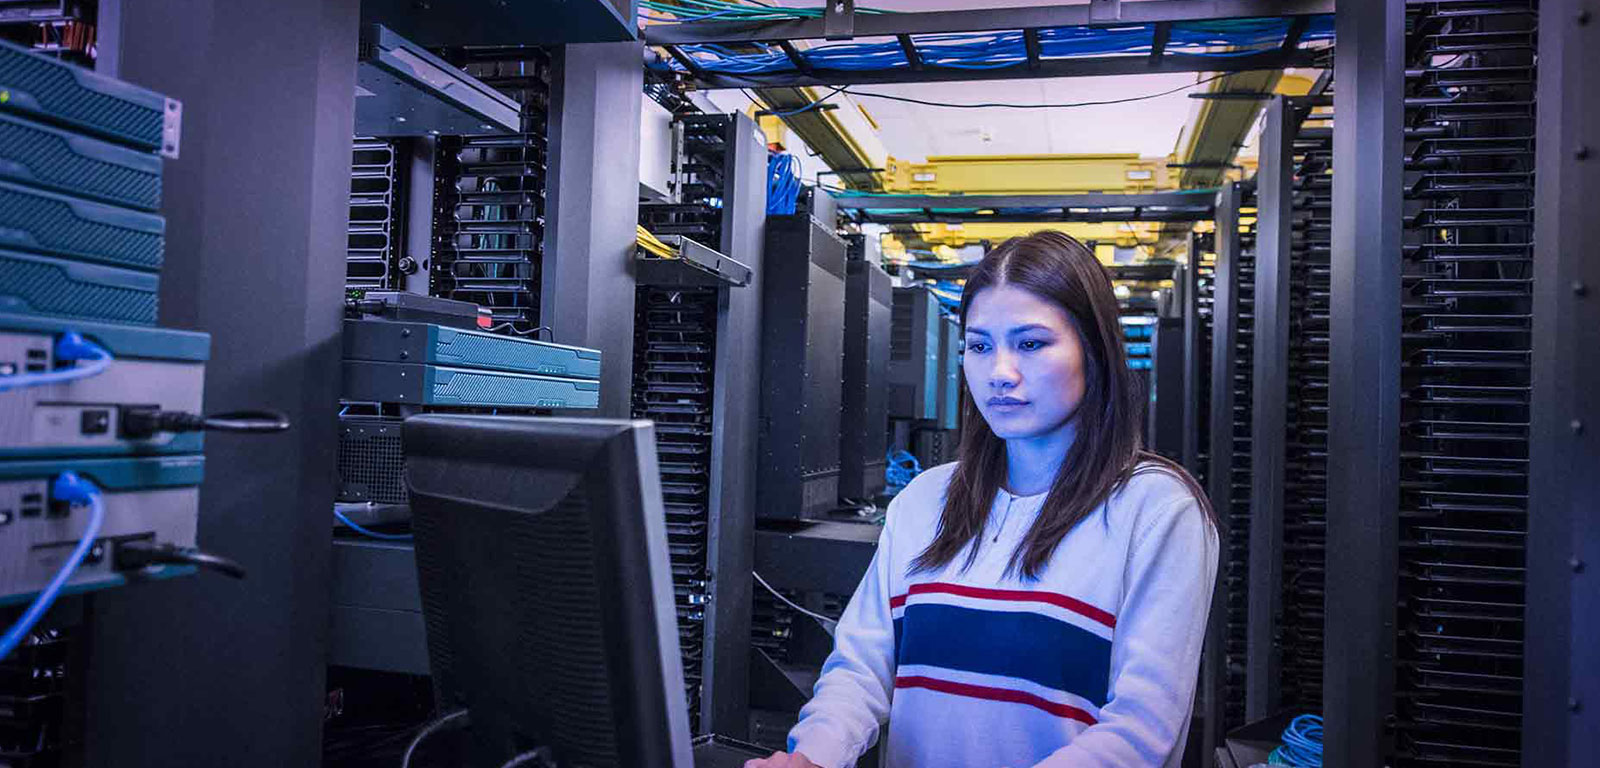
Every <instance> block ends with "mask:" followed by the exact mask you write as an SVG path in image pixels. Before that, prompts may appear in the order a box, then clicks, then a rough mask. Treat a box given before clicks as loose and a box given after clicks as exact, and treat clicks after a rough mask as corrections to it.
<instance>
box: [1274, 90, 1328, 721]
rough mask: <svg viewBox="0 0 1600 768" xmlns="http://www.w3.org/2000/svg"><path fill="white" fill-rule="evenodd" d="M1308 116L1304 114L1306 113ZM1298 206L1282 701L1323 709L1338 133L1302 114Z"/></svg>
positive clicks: (1285, 490) (1286, 450) (1292, 273)
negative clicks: (1334, 171) (1330, 340)
mask: <svg viewBox="0 0 1600 768" xmlns="http://www.w3.org/2000/svg"><path fill="white" fill-rule="evenodd" d="M1302 114H1304V113H1302ZM1293 152H1294V155H1295V164H1294V170H1293V178H1294V181H1293V188H1294V192H1293V195H1294V198H1293V200H1294V202H1293V206H1292V210H1293V213H1292V214H1291V215H1292V216H1293V221H1292V222H1291V229H1292V234H1291V237H1290V242H1291V245H1290V254H1289V264H1288V273H1287V274H1286V275H1283V277H1284V278H1286V282H1287V284H1288V290H1289V300H1288V306H1287V311H1288V328H1287V331H1288V339H1289V343H1288V368H1287V371H1288V385H1289V386H1288V393H1287V410H1286V412H1285V419H1286V426H1287V430H1288V431H1287V433H1286V434H1285V435H1284V437H1283V459H1282V461H1283V472H1282V475H1281V478H1282V481H1283V483H1282V494H1283V498H1282V501H1281V502H1279V503H1280V504H1281V505H1282V506H1281V509H1282V518H1283V522H1282V547H1283V550H1282V556H1283V571H1282V589H1283V596H1282V598H1281V599H1280V600H1281V606H1282V613H1281V614H1280V619H1279V628H1280V629H1279V631H1280V637H1281V640H1280V650H1279V654H1280V658H1279V672H1280V680H1281V683H1280V685H1281V688H1280V690H1281V702H1280V703H1281V705H1282V706H1287V707H1293V708H1296V709H1303V710H1309V711H1318V710H1320V709H1321V706H1322V661H1323V624H1324V612H1323V585H1324V584H1325V583H1326V567H1325V566H1326V560H1327V558H1326V539H1327V505H1328V374H1329V369H1328V311H1329V289H1330V285H1329V276H1330V264H1329V252H1330V238H1331V235H1332V210H1333V208H1332V191H1333V179H1332V177H1331V175H1330V171H1331V169H1332V160H1333V129H1332V127H1331V126H1330V125H1329V121H1327V120H1322V119H1318V116H1317V115H1316V114H1309V115H1304V120H1303V122H1302V123H1301V125H1300V128H1299V130H1298V131H1297V132H1296V133H1295V138H1294V142H1293Z"/></svg>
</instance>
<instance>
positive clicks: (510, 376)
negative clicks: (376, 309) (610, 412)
mask: <svg viewBox="0 0 1600 768" xmlns="http://www.w3.org/2000/svg"><path fill="white" fill-rule="evenodd" d="M344 399H345V400H348V401H353V402H364V403H394V404H398V405H403V406H405V405H409V406H463V407H480V408H599V407H600V382H598V381H593V380H586V379H568V378H559V377H555V376H536V375H533V374H527V373H506V372H503V371H482V370H474V369H471V368H448V367H445V366H439V365H411V364H405V363H372V362H362V361H356V360H346V361H345V363H344Z"/></svg>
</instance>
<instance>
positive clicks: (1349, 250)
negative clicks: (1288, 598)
mask: <svg viewBox="0 0 1600 768" xmlns="http://www.w3.org/2000/svg"><path fill="white" fill-rule="evenodd" d="M1405 24H1406V19H1405V3H1402V2H1398V0H1389V1H1387V2H1358V3H1345V4H1341V5H1340V6H1339V9H1338V13H1337V21H1336V26H1335V31H1336V34H1337V35H1338V40H1339V55H1338V58H1337V60H1336V62H1335V69H1334V82H1335V83H1336V85H1335V88H1334V103H1333V111H1334V114H1336V115H1338V118H1337V119H1336V120H1335V121H1334V126H1333V158H1334V159H1333V163H1334V173H1333V233H1332V256H1331V258H1332V277H1331V298H1330V307H1331V310H1330V318H1329V352H1328V354H1329V366H1330V370H1329V379H1328V385H1329V394H1328V511H1327V521H1328V531H1327V552H1328V557H1327V578H1326V585H1327V587H1326V589H1327V592H1326V602H1325V605H1326V615H1327V616H1329V617H1330V621H1328V624H1327V635H1326V641H1325V648H1326V654H1325V658H1326V659H1327V665H1326V667H1325V668H1324V670H1323V702H1324V710H1325V714H1324V717H1325V719H1326V727H1327V731H1326V734H1327V735H1326V747H1325V749H1326V761H1327V763H1328V764H1329V765H1352V766H1354V765H1383V764H1385V761H1386V760H1387V759H1388V755H1389V754H1390V751H1391V750H1390V749H1389V742H1390V741H1391V738H1390V736H1389V735H1388V733H1387V726H1386V725H1385V722H1386V720H1387V719H1388V718H1389V717H1390V716H1391V714H1392V713H1393V712H1394V679H1395V669H1394V652H1395V627H1394V624H1395V599H1396V590H1397V578H1398V569H1399V549H1398V542H1397V539H1398V529H1399V507H1400V479H1399V478H1400V440H1399V438H1400V364H1401V357H1400V349H1401V339H1400V334H1401V324H1400V323H1401V316H1400V268H1401V225H1402V221H1401V219H1402V214H1403V210H1402V207H1401V206H1402V197H1401V195H1402V186H1403V178H1402V174H1403V169H1404V164H1405V156H1404V146H1403V141H1404V133H1403V130H1404V108H1405V103H1404V96H1405V63H1404V62H1405V59H1404V54H1405Z"/></svg>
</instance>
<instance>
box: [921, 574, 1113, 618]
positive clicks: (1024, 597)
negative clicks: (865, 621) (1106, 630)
mask: <svg viewBox="0 0 1600 768" xmlns="http://www.w3.org/2000/svg"><path fill="white" fill-rule="evenodd" d="M926 594H945V595H959V596H961V597H976V598H980V599H983V600H1009V601H1013V602H1034V603H1049V604H1050V605H1054V606H1057V607H1060V608H1065V609H1067V610H1069V611H1072V612H1073V613H1076V614H1078V615H1079V616H1083V617H1085V618H1088V619H1092V620H1094V621H1097V622H1099V623H1101V624H1104V625H1106V626H1108V627H1111V628H1112V629H1115V628H1116V626H1117V617H1115V616H1113V615H1111V614H1110V613H1108V612H1106V611H1104V610H1101V609H1099V608H1096V607H1094V606H1092V605H1090V604H1088V603H1085V602H1084V601H1082V600H1079V599H1077V598H1073V597H1067V596H1066V595H1062V594H1057V593H1055V592H1040V591H1037V590H1032V589H985V588H983V587H969V586H967V585H965V584H943V583H940V582H929V583H927V584H912V585H911V589H910V590H909V591H907V592H906V594H904V595H897V596H895V597H891V598H889V607H890V608H899V607H900V606H902V605H905V602H906V599H907V598H908V597H910V596H911V595H926Z"/></svg>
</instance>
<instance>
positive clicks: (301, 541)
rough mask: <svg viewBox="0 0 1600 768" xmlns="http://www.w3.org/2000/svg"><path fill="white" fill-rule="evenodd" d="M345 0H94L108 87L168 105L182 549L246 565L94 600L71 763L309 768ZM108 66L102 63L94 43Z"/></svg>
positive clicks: (328, 428) (169, 291) (335, 309)
mask: <svg viewBox="0 0 1600 768" xmlns="http://www.w3.org/2000/svg"><path fill="white" fill-rule="evenodd" d="M358 5H359V4H358V3H357V2H356V1H355V0H270V1H269V0H121V2H116V0H102V2H101V8H102V9H106V8H108V7H110V6H117V7H116V8H114V9H113V11H114V14H115V15H114V16H111V17H109V18H113V19H115V20H116V22H115V23H116V24H117V25H118V28H117V29H116V30H115V32H114V36H115V38H116V40H117V41H118V44H117V45H116V46H115V51H116V52H115V54H114V55H115V56H116V57H117V58H118V59H119V61H118V62H117V70H118V72H119V75H120V76H121V77H122V78H124V79H126V80H128V81H130V82H133V83H136V84H138V85H142V86H146V87H149V88H153V89H155V90H157V91H160V92H161V93H165V94H168V95H170V96H172V97H173V98H176V99H179V100H181V101H182V102H183V107H184V109H183V111H184V118H185V119H184V125H183V142H182V148H181V157H179V159H177V160H174V161H168V162H167V163H166V170H165V174H166V176H165V190H164V192H165V194H164V198H165V199H164V201H163V202H164V205H163V213H164V214H165V215H166V217H167V228H166V233H167V248H166V265H165V268H164V269H163V271H162V279H161V318H160V319H161V324H162V325H166V326H172V327H177V328H193V329H198V330H204V331H208V332H210V333H211V336H212V345H211V360H210V362H209V363H207V365H206V407H207V410H208V411H227V410H234V409H240V408H260V407H270V408H278V409H281V410H283V411H285V412H286V413H287V414H288V415H289V417H290V421H291V422H292V423H293V425H294V427H293V429H291V430H289V431H288V432H285V433H283V434H279V435H255V436H240V435H212V436H210V437H209V438H208V439H207V440H206V479H205V485H204V486H203V487H202V489H201V492H200V519H199V531H198V533H199V542H200V545H201V546H202V547H204V548H205V549H207V550H210V551H214V552H216V553H218V554H220V555H225V556H227V557H230V558H234V559H236V560H238V561H239V562H240V563H241V564H242V565H244V567H245V569H246V570H247V571H248V572H249V576H248V578H247V580H245V581H243V582H235V581H232V580H229V579H223V578H218V577H217V576H216V575H215V574H205V573H202V574H200V575H198V576H196V577H192V578H186V579H178V580H173V581H167V582H161V583H152V584H146V585H142V586H140V587H138V588H134V589H125V590H116V591H112V592H106V593H103V594H100V595H96V596H95V597H94V598H93V599H92V605H91V608H90V615H89V616H88V621H89V622H90V626H89V627H88V637H89V643H90V645H91V648H90V656H89V659H90V661H89V665H90V668H89V670H88V677H89V679H90V680H92V681H93V682H92V683H91V684H90V685H89V686H88V700H87V701H86V702H85V711H84V722H85V725H86V728H87V733H86V739H85V741H86V743H85V745H84V750H85V755H84V761H83V764H85V765H116V766H128V767H129V768H139V767H140V766H173V765H194V766H200V765H227V766H237V767H238V768H251V767H253V766H261V768H267V767H268V766H273V767H274V768H276V767H277V766H288V765H296V766H301V765H316V764H317V763H318V762H319V761H320V759H321V753H322V743H321V738H320V736H321V724H322V718H323V709H324V703H325V701H326V690H325V688H324V670H325V668H326V663H327V660H326V644H327V637H328V614H329V590H328V579H329V559H330V552H331V541H332V524H331V521H330V516H329V512H330V510H331V508H332V506H333V498H334V491H335V477H334V472H333V466H334V454H335V448H336V446H337V440H338V438H337V432H336V426H337V424H336V421H335V418H334V414H335V411H336V410H337V408H336V403H337V402H338V398H339V376H338V370H339V357H340V345H339V334H340V330H341V328H342V322H341V315H342V312H343V296H344V279H345V262H344V254H345V247H346V225H347V221H346V220H347V217H348V215H349V195H350V150H351V138H350V134H351V125H352V124H353V122H354V114H355V89H356V44H357V29H358ZM102 53H103V54H104V53H105V51H102Z"/></svg>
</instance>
